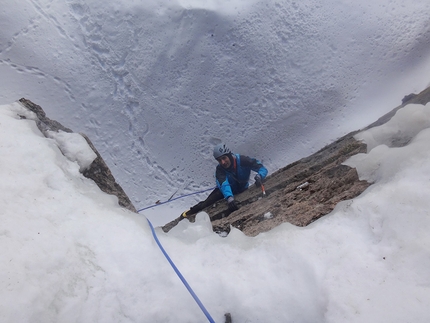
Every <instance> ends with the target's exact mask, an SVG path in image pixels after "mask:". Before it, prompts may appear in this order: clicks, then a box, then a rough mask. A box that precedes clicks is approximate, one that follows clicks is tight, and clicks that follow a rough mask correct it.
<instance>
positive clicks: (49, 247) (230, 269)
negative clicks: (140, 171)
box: [0, 103, 430, 322]
mask: <svg viewBox="0 0 430 323" xmlns="http://www.w3.org/2000/svg"><path fill="white" fill-rule="evenodd" d="M417 111H418V113H419V115H420V116H421V117H420V118H413V117H412V116H413V115H414V114H415V112H417ZM429 112H430V104H427V105H426V106H425V107H422V106H419V105H408V106H406V107H405V108H403V109H401V110H399V111H398V112H397V114H396V115H395V116H394V117H393V119H392V121H390V122H388V123H387V124H386V125H383V126H380V127H377V128H374V129H370V130H368V131H366V132H364V133H361V134H358V135H357V138H361V137H372V138H373V139H374V138H382V139H380V141H381V143H380V144H379V143H378V142H377V143H376V146H375V147H374V148H373V149H372V150H370V152H369V153H368V154H358V155H356V156H353V157H352V158H350V159H349V160H348V161H347V162H346V164H348V165H351V166H355V167H357V170H358V173H359V174H360V178H362V179H367V180H372V181H374V184H373V185H372V186H370V187H369V188H368V189H367V190H366V191H365V192H364V193H363V194H362V195H361V196H359V197H357V198H355V199H353V200H348V201H344V202H341V203H339V204H338V205H337V207H336V208H335V210H334V211H333V212H332V213H330V214H329V215H327V216H325V217H323V218H321V219H319V220H318V221H316V222H314V223H312V224H311V225H309V226H308V227H305V228H300V227H295V226H293V225H291V224H288V223H285V224H283V225H280V226H278V227H277V228H275V229H274V230H272V231H270V232H267V233H263V234H260V235H258V236H257V237H254V238H251V237H247V236H245V235H244V234H243V233H242V232H240V231H239V230H237V229H234V228H233V229H232V231H231V232H230V234H229V235H227V236H225V235H224V237H221V236H219V235H217V234H216V233H214V232H213V231H212V228H211V224H210V221H209V217H208V216H207V214H205V213H200V214H198V215H197V218H196V222H195V223H193V224H191V223H189V222H188V221H186V220H184V221H181V222H180V223H179V224H178V225H177V226H176V227H175V228H173V229H172V230H171V231H170V232H169V234H165V233H164V232H163V231H162V230H161V229H160V228H158V229H156V232H157V235H158V237H159V239H160V241H161V243H162V245H163V246H164V248H165V249H166V250H167V253H169V254H170V256H171V258H172V260H173V262H174V263H175V264H176V266H177V267H178V268H179V270H180V272H181V273H182V274H183V275H184V276H185V279H187V281H188V282H189V284H190V285H191V287H192V288H193V290H194V292H195V293H196V294H197V296H198V297H199V299H200V300H201V301H202V303H203V304H204V306H205V308H206V309H207V310H208V311H209V313H210V315H211V316H212V317H213V319H214V320H215V321H216V322H223V320H224V313H227V312H230V313H231V314H232V317H233V321H234V322H266V321H269V322H293V321H294V322H374V321H387V322H427V321H428V320H429V319H430V315H429V312H428V306H429V304H430V274H429V271H428V268H429V266H430V236H429V235H428V231H429V229H430V214H429V210H430V202H429V199H428V196H429V194H430V185H429V183H430V177H429V174H430V163H429V160H430V149H429V146H428V142H429V141H430V127H428V122H430V113H429ZM20 115H22V107H21V106H20V104H19V103H13V104H10V105H3V106H0V125H1V127H0V131H1V133H0V149H1V151H0V153H1V155H2V156H3V157H2V159H1V167H0V176H1V178H2V181H1V184H0V186H1V191H2V195H1V197H0V205H1V208H0V221H1V223H2V225H1V230H0V240H1V245H2V246H3V248H2V253H1V256H0V259H1V261H0V273H1V274H0V287H1V288H0V300H1V301H0V315H1V318H2V321H4V322H95V321H100V322H203V321H204V320H205V316H204V314H203V312H201V311H200V309H199V307H198V306H197V304H196V303H195V302H194V300H193V299H192V298H191V296H190V295H189V294H188V293H187V291H186V289H185V287H184V286H183V285H182V283H181V281H180V280H179V278H178V277H177V276H176V275H175V273H174V271H173V270H172V269H171V268H170V266H169V264H168V262H167V261H166V260H165V259H164V258H163V256H162V253H161V252H160V250H159V249H158V248H157V245H156V244H155V243H154V241H153V240H152V235H151V232H150V228H149V227H148V224H147V222H146V220H145V216H144V215H138V214H134V213H131V212H129V211H128V210H125V209H123V208H120V207H119V206H118V204H117V199H116V197H113V196H110V195H107V194H105V193H103V192H101V191H100V190H99V189H98V187H97V186H96V185H95V184H94V183H93V182H92V181H91V180H89V179H86V178H84V177H83V176H82V175H81V173H80V172H79V168H80V166H79V164H78V158H76V157H74V156H71V155H70V152H71V151H75V152H76V153H77V154H79V152H80V151H85V150H86V149H88V145H87V144H86V142H85V141H81V144H79V143H78V141H76V142H74V146H75V149H74V150H69V154H67V157H66V156H64V155H63V154H62V153H61V152H60V148H59V146H58V145H57V144H56V142H55V141H53V140H52V139H50V138H45V137H43V136H42V134H41V133H40V132H39V131H38V129H37V127H36V125H35V122H34V120H31V119H21V117H20ZM422 116H425V119H423V118H422ZM423 124H427V126H423ZM394 125H397V126H398V128H397V130H396V129H395V126H394ZM390 132H391V133H392V134H393V135H395V136H397V137H399V136H400V137H405V138H407V139H408V141H409V143H408V144H407V145H406V146H404V147H388V146H387V145H386V144H384V142H386V141H387V135H386V134H387V133H390ZM369 133H372V135H373V136H370V134H369ZM412 133H415V134H414V135H413V136H412V138H410V136H411V134H412ZM380 134H384V135H380ZM402 139H404V138H402ZM376 141H377V140H376ZM79 145H81V147H78V146H79ZM266 214H267V215H270V214H271V213H270V210H268V212H267V213H266Z"/></svg>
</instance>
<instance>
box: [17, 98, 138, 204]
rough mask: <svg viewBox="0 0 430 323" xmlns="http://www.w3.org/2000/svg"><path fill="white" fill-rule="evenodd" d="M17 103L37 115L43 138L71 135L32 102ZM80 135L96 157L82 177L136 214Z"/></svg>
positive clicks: (108, 172)
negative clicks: (57, 134) (91, 181)
mask: <svg viewBox="0 0 430 323" xmlns="http://www.w3.org/2000/svg"><path fill="white" fill-rule="evenodd" d="M19 102H21V104H22V105H23V106H24V107H26V108H27V109H29V110H30V111H33V112H34V113H35V114H36V115H37V119H38V120H37V121H36V124H37V127H38V128H39V130H40V131H41V132H42V133H43V135H44V136H45V137H48V138H49V136H48V131H55V132H58V131H59V130H61V131H64V132H68V133H73V131H72V130H71V129H69V128H66V127H64V126H63V125H62V124H61V123H59V122H58V121H55V120H51V119H49V118H48V117H47V116H46V114H45V111H43V109H42V108H41V107H40V106H39V105H37V104H34V103H33V102H31V101H30V100H27V99H25V98H22V99H20V100H19ZM80 135H81V136H82V137H84V138H85V140H86V141H87V143H88V145H89V146H90V147H91V149H92V150H93V151H94V153H95V154H96V155H97V157H96V159H95V160H94V161H93V162H92V163H91V165H90V167H89V168H87V169H86V170H85V171H84V172H83V175H84V176H85V177H87V178H89V179H92V180H93V181H94V182H95V183H96V184H97V186H98V187H99V188H100V189H101V190H102V191H103V192H105V193H107V194H111V195H115V196H116V197H118V204H119V205H120V206H122V207H124V208H126V209H128V210H130V211H132V212H136V208H135V207H134V206H133V204H132V203H131V201H130V199H129V198H128V196H127V194H126V193H125V192H124V190H123V189H122V187H121V186H120V185H119V184H118V183H117V182H116V180H115V178H114V177H113V175H112V173H111V171H110V169H109V167H108V166H107V165H106V163H105V161H104V160H103V158H102V157H101V156H100V154H99V152H98V151H97V149H96V148H95V147H94V145H93V143H92V142H91V140H90V139H89V138H88V137H87V136H86V135H85V134H82V133H81V134H80Z"/></svg>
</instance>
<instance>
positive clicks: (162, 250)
mask: <svg viewBox="0 0 430 323" xmlns="http://www.w3.org/2000/svg"><path fill="white" fill-rule="evenodd" d="M146 220H147V221H148V223H149V226H150V227H151V231H152V235H153V237H154V240H155V242H156V243H157V244H158V247H160V250H161V252H162V253H163V254H164V256H165V257H166V259H167V261H169V263H170V265H171V266H172V268H173V270H174V271H175V273H176V274H177V275H178V277H179V278H180V279H181V281H182V283H184V285H185V287H186V288H187V289H188V291H189V292H190V294H191V296H193V298H194V300H195V301H196V302H197V304H198V305H199V306H200V309H201V310H202V311H203V313H205V315H206V317H207V318H208V320H209V322H211V323H215V321H214V320H213V318H212V317H211V315H210V314H209V312H208V311H207V310H206V308H205V307H204V306H203V304H202V302H201V301H200V300H199V298H198V297H197V295H196V294H195V293H194V291H193V290H192V289H191V287H190V285H189V284H188V283H187V281H186V280H185V278H184V276H182V274H181V273H180V271H179V270H178V268H177V267H176V266H175V264H174V263H173V261H172V260H171V259H170V257H169V255H168V254H167V252H166V251H165V250H164V248H163V246H162V245H161V243H160V241H159V240H158V238H157V234H156V233H155V230H154V227H153V226H152V223H151V221H149V220H148V219H146Z"/></svg>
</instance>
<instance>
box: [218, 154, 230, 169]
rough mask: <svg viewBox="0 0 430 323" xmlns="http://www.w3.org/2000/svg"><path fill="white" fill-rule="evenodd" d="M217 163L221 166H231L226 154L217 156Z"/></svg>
mask: <svg viewBox="0 0 430 323" xmlns="http://www.w3.org/2000/svg"><path fill="white" fill-rule="evenodd" d="M217 161H218V163H219V164H220V165H221V167H222V168H225V169H227V168H229V167H230V166H231V161H230V158H228V155H223V156H221V157H219V158H217Z"/></svg>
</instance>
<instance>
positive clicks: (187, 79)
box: [0, 0, 430, 214]
mask: <svg viewBox="0 0 430 323" xmlns="http://www.w3.org/2000/svg"><path fill="white" fill-rule="evenodd" d="M429 13H430V2H429V1H428V0H407V1H404V0H377V1H340V0H327V1H316V0H301V1H290V0H284V1H275V0H264V1H261V0H260V1H258V0H234V1H222V0H221V1H215V0H157V1H155V0H152V1H148V0H145V1H133V0H118V1H104V0H103V1H102V0H86V1H83V0H69V1H50V0H28V1H21V2H20V3H19V6H18V5H17V4H16V1H14V0H2V6H1V10H0V18H1V19H0V78H1V80H2V82H0V104H9V103H10V102H14V101H16V100H18V99H19V98H21V97H26V98H28V99H30V100H32V101H33V102H35V103H37V104H39V105H41V106H42V107H43V108H44V109H45V111H46V112H47V114H48V115H49V117H50V118H53V119H55V120H58V121H59V122H61V123H62V124H64V125H65V126H67V127H68V128H71V129H73V130H74V131H76V132H83V133H85V134H87V135H88V136H89V138H90V139H91V140H92V141H93V143H94V144H95V146H96V147H97V149H98V150H99V151H100V153H101V155H102V156H103V157H104V159H105V160H106V162H107V163H108V165H109V167H110V169H111V170H112V172H113V174H114V175H115V177H116V179H117V180H118V181H119V183H120V184H121V186H122V187H123V188H124V189H125V191H126V192H127V194H128V195H129V196H130V197H131V199H132V201H133V203H134V204H135V206H136V207H137V208H141V207H145V206H148V205H151V204H153V203H154V202H155V201H157V200H166V199H167V198H168V197H170V196H171V195H172V194H173V193H174V192H176V191H177V195H180V194H188V193H191V192H195V191H199V190H202V189H207V188H210V187H211V186H213V185H214V180H213V168H214V160H213V158H212V154H211V150H212V147H213V145H215V144H217V143H219V142H221V141H224V142H226V143H227V144H228V145H229V146H230V148H231V149H233V150H234V151H235V152H238V153H242V154H246V155H250V156H253V157H256V158H258V159H260V160H262V161H263V163H264V164H265V166H267V168H268V169H269V170H270V171H274V170H276V169H278V168H280V167H283V166H285V165H287V164H288V163H290V162H293V161H295V160H297V159H299V158H302V157H305V156H307V155H309V154H311V153H313V152H315V151H316V150H318V149H320V148H322V147H323V146H324V145H326V144H328V143H330V142H331V141H333V140H334V139H336V138H338V137H340V136H341V135H344V134H346V133H348V132H350V131H353V130H357V129H360V128H362V127H364V126H367V125H368V124H370V123H371V122H373V121H375V120H376V119H377V118H379V117H380V116H381V115H382V114H383V113H385V112H388V111H390V110H391V109H392V108H393V107H395V106H397V105H398V104H400V102H401V99H402V98H403V96H404V95H406V94H409V93H411V92H418V91H421V90H422V89H424V88H425V87H426V86H427V85H428V84H429V79H428V75H430V46H429V44H430V23H429ZM200 198H201V197H200V196H199V197H196V198H195V199H191V200H188V201H187V202H184V204H183V205H179V204H176V206H175V207H176V208H177V210H175V212H176V213H175V214H177V213H178V212H180V211H183V208H185V207H186V206H190V205H192V204H193V203H194V202H195V201H196V200H198V199H200ZM178 203H179V202H178ZM172 212H173V211H172Z"/></svg>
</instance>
